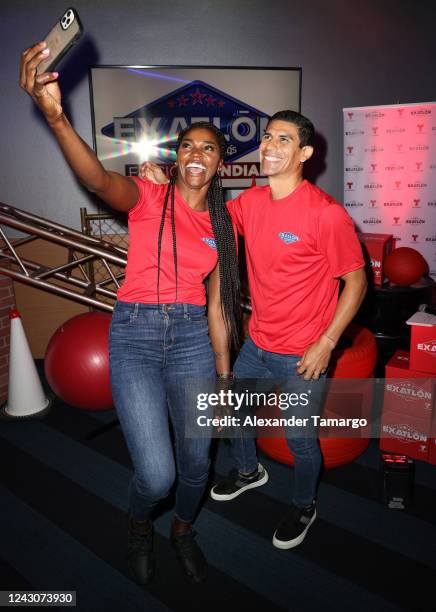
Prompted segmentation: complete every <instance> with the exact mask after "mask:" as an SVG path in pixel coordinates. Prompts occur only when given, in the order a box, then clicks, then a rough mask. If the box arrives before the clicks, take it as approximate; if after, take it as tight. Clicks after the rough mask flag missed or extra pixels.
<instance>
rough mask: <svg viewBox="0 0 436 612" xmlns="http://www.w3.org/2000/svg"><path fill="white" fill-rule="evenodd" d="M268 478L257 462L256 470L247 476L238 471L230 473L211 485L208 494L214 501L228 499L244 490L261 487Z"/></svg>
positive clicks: (233, 497)
mask: <svg viewBox="0 0 436 612" xmlns="http://www.w3.org/2000/svg"><path fill="white" fill-rule="evenodd" d="M268 478H269V476H268V472H267V471H266V469H265V468H264V467H263V466H262V465H261V464H260V463H258V465H257V470H256V471H255V472H253V473H252V474H249V475H247V476H242V475H241V474H239V472H233V473H230V474H229V476H228V477H227V478H226V479H225V480H223V481H222V482H219V483H218V484H216V485H215V486H214V487H212V490H211V492H210V496H211V498H212V499H215V500H216V501H229V500H230V499H235V497H238V495H241V493H244V491H248V490H249V489H255V488H256V487H261V486H262V485H263V484H265V483H267V482H268Z"/></svg>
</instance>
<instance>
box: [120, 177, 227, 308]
mask: <svg viewBox="0 0 436 612" xmlns="http://www.w3.org/2000/svg"><path fill="white" fill-rule="evenodd" d="M132 178H133V180H134V181H135V182H136V184H137V185H138V188H139V199H138V201H137V203H136V205H135V206H134V207H133V208H131V209H130V211H129V215H128V220H129V251H128V255H127V267H126V278H125V281H124V283H123V285H122V287H120V289H119V290H118V299H119V300H123V301H125V302H142V303H146V304H156V303H157V302H158V299H157V239H158V235H159V227H160V222H161V217H162V207H163V203H164V198H165V193H166V190H167V187H168V186H167V185H155V184H154V183H151V182H150V181H146V180H143V179H140V178H138V177H132ZM170 210H171V200H169V202H168V208H167V212H166V220H165V227H164V231H163V235H162V246H161V256H160V281H159V283H160V288H159V292H160V303H161V304H165V303H167V304H169V303H173V302H175V301H176V277H175V270H174V258H173V239H172V232H171V213H170ZM174 218H175V225H176V242H177V279H178V286H177V302H184V303H187V304H196V305H197V306H203V305H204V304H205V303H206V293H205V287H204V284H203V281H204V279H205V278H206V276H208V275H209V274H210V272H211V271H212V270H213V269H214V268H215V266H216V264H217V261H218V257H217V250H216V244H215V238H214V234H213V231H212V226H211V223H210V217H209V212H208V211H204V212H201V211H196V210H192V208H190V207H189V205H188V204H187V203H186V202H185V200H184V199H183V198H182V197H181V195H180V194H179V192H178V191H177V188H176V190H175V198H174Z"/></svg>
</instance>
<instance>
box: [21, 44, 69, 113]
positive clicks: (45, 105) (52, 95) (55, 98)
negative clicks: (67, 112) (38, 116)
mask: <svg viewBox="0 0 436 612" xmlns="http://www.w3.org/2000/svg"><path fill="white" fill-rule="evenodd" d="M49 55H50V50H49V49H48V47H47V43H46V42H45V41H43V42H40V43H38V44H37V45H33V46H32V47H30V48H29V49H26V50H25V51H23V52H22V54H21V61H20V87H21V88H22V89H24V90H25V91H26V92H27V93H28V94H29V96H30V97H31V98H32V100H33V101H34V102H35V104H36V105H37V106H38V108H39V109H40V110H41V111H42V113H43V114H44V116H45V118H46V119H47V121H48V122H49V123H54V122H55V121H56V120H57V119H59V118H60V117H61V115H62V114H63V109H62V106H61V90H60V88H59V85H58V84H57V82H56V81H57V78H58V76H59V75H58V73H57V72H44V73H42V74H40V75H37V73H36V69H37V67H38V65H39V64H40V63H41V62H42V61H43V60H45V59H47V57H48V56H49Z"/></svg>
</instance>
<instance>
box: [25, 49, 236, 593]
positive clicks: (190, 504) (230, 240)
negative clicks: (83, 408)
mask: <svg viewBox="0 0 436 612" xmlns="http://www.w3.org/2000/svg"><path fill="white" fill-rule="evenodd" d="M49 53H50V51H49V49H47V46H46V43H45V42H42V43H39V44H37V45H34V46H32V47H31V48H29V49H27V50H26V51H24V52H23V54H22V57H21V65H20V86H21V87H22V88H23V89H24V90H25V91H26V92H27V93H28V94H29V95H30V96H31V98H32V99H33V101H34V102H35V104H36V105H37V106H38V107H39V109H40V110H41V111H42V113H43V115H44V117H45V119H46V121H47V123H48V125H49V126H50V128H51V129H52V131H53V134H54V136H55V137H56V139H57V141H58V143H59V146H60V148H61V150H62V152H63V154H64V156H65V158H66V160H67V162H68V163H69V165H70V166H71V168H72V169H73V171H74V172H75V174H76V175H77V177H78V179H79V180H80V181H81V183H83V185H85V186H86V187H87V188H88V189H89V190H90V191H92V192H94V193H96V194H97V195H98V196H99V197H100V198H101V199H102V200H104V201H105V202H106V203H107V204H108V205H109V206H111V207H112V208H115V209H117V210H121V211H125V212H128V215H129V253H128V264H127V268H126V280H125V282H124V284H123V286H122V287H121V289H120V290H119V292H118V301H117V303H116V305H115V309H114V314H113V318H112V324H111V332H110V345H109V346H110V367H111V383H112V391H113V397H114V402H115V405H116V409H117V413H118V417H119V420H120V424H121V427H122V429H123V433H124V436H125V439H126V443H127V445H128V448H129V451H130V455H131V458H132V462H133V465H134V475H133V479H132V482H131V486H130V500H129V501H130V504H129V507H130V516H129V531H128V562H129V568H130V570H131V572H132V574H133V576H134V578H135V579H136V580H137V581H138V582H140V583H141V584H147V583H148V582H149V581H150V580H151V578H152V575H153V571H154V553H153V545H152V531H153V530H152V522H151V515H152V511H153V509H154V507H155V506H156V504H157V502H158V501H159V500H161V499H163V498H164V497H166V496H167V495H168V492H169V490H170V489H171V486H172V484H173V482H174V480H175V476H176V466H177V488H176V507H175V517H174V521H173V523H172V528H171V543H172V545H173V547H174V548H175V550H176V554H177V557H178V559H179V561H180V562H181V565H182V568H183V570H184V571H185V573H186V575H187V576H188V577H189V578H190V579H191V580H192V581H194V582H200V581H201V580H203V579H204V578H205V575H206V561H205V558H204V556H203V554H202V552H201V550H200V548H199V546H198V544H197V543H196V542H195V541H194V535H195V534H194V531H193V528H192V523H193V521H194V518H195V515H196V513H197V511H198V507H199V504H200V501H201V498H202V496H203V494H204V491H205V487H206V482H207V477H208V469H209V447H210V437H209V436H205V437H202V438H190V437H185V426H186V423H187V419H188V417H189V411H190V410H192V409H193V406H192V405H187V403H186V401H185V399H184V398H185V394H186V392H187V385H188V384H189V377H191V378H195V379H199V378H200V379H207V380H209V381H211V380H214V379H215V375H216V373H215V369H216V372H217V374H218V377H221V378H226V377H228V376H229V373H230V357H229V345H230V344H231V342H233V344H234V345H236V344H237V337H238V316H239V277H238V264H237V256H236V245H235V236H234V232H233V228H232V225H231V221H230V218H229V216H228V214H227V211H226V208H225V205H224V200H223V195H222V188H221V183H220V179H219V176H218V174H217V173H218V172H219V170H220V168H221V166H222V163H223V158H224V152H225V148H226V141H225V138H224V136H223V134H222V133H221V132H220V131H219V130H217V128H215V126H213V125H211V124H207V123H199V124H194V125H193V126H191V127H190V128H188V129H186V130H184V131H183V132H182V133H181V134H180V137H179V139H178V144H177V162H176V173H175V174H176V176H175V177H174V176H173V178H172V179H171V181H170V183H169V184H168V185H155V184H153V183H151V182H149V181H144V180H142V179H139V178H128V177H125V176H122V175H120V174H117V173H114V172H109V171H106V170H105V169H104V168H103V166H102V165H101V164H100V162H99V161H98V159H97V157H96V156H95V154H94V152H93V151H92V150H91V149H90V148H89V147H88V145H87V144H86V143H85V142H84V141H83V140H82V139H81V138H80V137H79V135H78V134H77V133H76V132H75V131H74V129H73V128H72V126H71V125H70V123H69V122H68V119H67V118H66V116H65V114H64V112H63V109H62V106H61V93H60V89H59V86H58V84H57V82H56V81H57V78H58V73H57V72H49V73H44V74H41V75H40V76H37V75H36V68H37V66H38V64H39V63H40V62H41V61H43V60H44V59H46V58H47V57H48V55H49ZM206 277H209V282H208V316H207V319H206V317H205V307H204V305H205V301H206V296H205V288H204V284H203V281H204V279H205V278H206ZM207 323H209V334H208V326H207ZM209 336H210V340H209ZM210 342H211V343H212V347H213V352H212V348H211V346H210ZM214 353H215V358H214ZM169 421H171V424H172V428H173V432H174V438H175V449H176V452H175V457H174V453H173V447H172V443H171V437H170V428H169Z"/></svg>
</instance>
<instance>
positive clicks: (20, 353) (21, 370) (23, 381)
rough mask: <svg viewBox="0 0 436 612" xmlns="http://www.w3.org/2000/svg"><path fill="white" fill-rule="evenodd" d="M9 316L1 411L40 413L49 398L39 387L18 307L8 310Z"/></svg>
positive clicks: (15, 415) (22, 415) (13, 415)
mask: <svg viewBox="0 0 436 612" xmlns="http://www.w3.org/2000/svg"><path fill="white" fill-rule="evenodd" d="M9 319H10V321H11V346H10V350H9V389H8V401H7V402H6V404H5V405H4V406H3V408H2V413H3V416H4V417H9V418H26V417H27V418H28V417H33V416H36V415H37V416H38V417H40V416H42V413H45V412H47V411H48V410H49V407H50V400H49V399H47V397H46V396H45V393H44V390H43V388H42V384H41V381H40V379H39V376H38V372H37V370H36V366H35V362H34V360H33V357H32V353H31V352H30V348H29V344H28V342H27V338H26V334H25V332H24V328H23V324H22V322H21V315H20V313H19V312H18V310H11V312H10V313H9Z"/></svg>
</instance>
